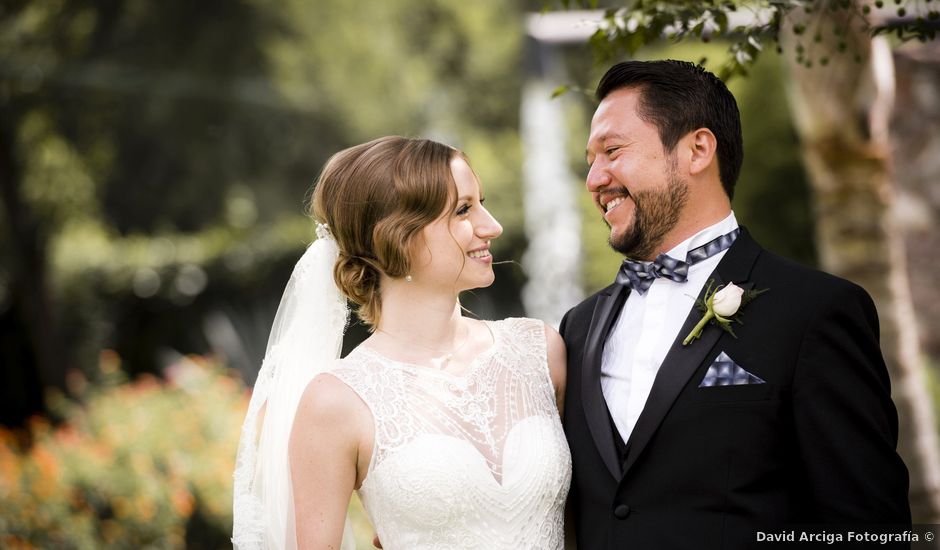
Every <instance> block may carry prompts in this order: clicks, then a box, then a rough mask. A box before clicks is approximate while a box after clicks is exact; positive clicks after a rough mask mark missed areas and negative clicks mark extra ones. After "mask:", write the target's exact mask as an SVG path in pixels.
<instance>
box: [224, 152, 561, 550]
mask: <svg viewBox="0 0 940 550" xmlns="http://www.w3.org/2000/svg"><path fill="white" fill-rule="evenodd" d="M313 214H314V217H316V218H317V219H319V220H321V221H322V222H324V224H325V225H321V226H319V227H318V231H317V232H318V236H319V238H318V239H317V240H316V241H315V242H314V244H313V245H311V246H310V248H309V249H308V251H307V252H306V253H305V254H304V257H303V258H301V260H300V262H298V265H297V267H296V268H295V270H294V274H293V275H292V277H291V281H290V282H289V283H288V288H287V290H286V291H285V294H284V298H283V299H282V302H281V306H280V308H279V310H278V314H277V317H276V318H275V322H274V328H273V329H272V334H271V337H270V341H269V344H268V352H267V355H266V356H265V361H264V363H263V365H262V370H261V372H260V373H259V375H258V381H257V382H256V385H255V389H254V392H253V395H252V400H251V404H250V405H249V411H248V415H247V417H246V419H245V424H244V426H243V429H242V440H241V443H240V446H239V455H238V465H237V467H236V472H235V506H234V511H235V529H234V536H233V539H232V540H233V543H235V546H236V548H239V549H248V548H276V549H280V548H302V549H321V548H322V549H326V548H339V547H340V546H341V545H343V547H344V548H345V547H347V546H346V545H349V544H350V543H351V537H350V535H349V533H348V529H345V528H344V527H345V526H346V525H348V522H346V521H345V519H346V510H347V507H348V505H349V500H350V497H351V495H352V492H353V491H357V492H358V494H359V497H360V499H361V500H362V503H363V506H364V507H365V510H366V512H367V514H368V516H369V519H370V520H371V521H372V524H373V526H374V527H375V529H376V532H377V534H378V537H379V538H380V539H381V541H382V544H383V545H384V547H385V548H386V549H388V550H396V549H432V548H433V549H444V548H448V549H450V548H486V549H507V550H508V549H513V550H516V549H522V548H539V549H545V548H548V549H552V548H554V549H560V548H562V547H563V539H564V536H563V528H564V521H563V509H564V503H565V498H566V496H567V493H568V484H569V481H570V479H571V459H570V455H569V452H568V447H567V443H566V441H565V437H564V434H563V433H562V430H561V424H560V421H559V411H560V410H561V408H562V396H563V395H564V382H565V380H564V377H565V353H564V344H563V343H562V341H561V338H560V336H559V335H558V333H556V332H555V331H554V330H553V329H551V328H549V327H547V326H545V325H544V324H543V323H542V322H540V321H535V320H532V319H505V320H503V321H496V322H491V321H478V320H474V319H470V318H467V317H463V316H462V315H461V309H460V304H459V301H458V295H459V293H460V292H461V291H464V290H469V289H474V288H481V287H486V286H489V285H490V284H491V283H492V282H493V278H494V276H493V268H492V262H493V257H492V256H491V255H490V252H489V245H490V242H491V241H492V240H493V239H495V238H496V237H498V236H499V235H500V233H501V232H502V227H501V226H500V225H499V223H498V222H497V221H496V220H495V219H494V218H493V217H492V216H491V215H490V213H489V212H488V211H487V210H486V209H485V208H484V206H483V197H482V196H481V188H480V183H479V181H478V179H477V177H476V175H475V174H474V172H473V171H472V169H471V168H470V166H469V164H468V162H467V159H466V157H465V156H464V155H463V154H462V153H460V152H459V151H457V150H455V149H453V148H451V147H448V146H446V145H442V144H440V143H436V142H433V141H429V140H422V139H407V138H402V137H386V138H380V139H377V140H374V141H371V142H368V143H365V144H362V145H358V146H355V147H352V148H349V149H346V150H344V151H341V152H340V153H337V154H336V155H334V156H333V158H331V159H330V160H329V162H328V163H327V164H326V166H325V167H324V169H323V173H322V174H321V176H320V178H319V180H318V182H317V184H316V187H315V191H314V196H313ZM337 289H338V290H337ZM340 292H341V293H342V295H343V296H345V297H346V298H348V299H349V300H351V301H352V302H354V303H355V304H357V306H358V309H357V314H358V316H359V318H360V319H361V320H362V321H363V322H364V323H366V324H368V325H369V326H370V328H371V330H372V334H371V336H370V337H369V338H368V339H366V340H365V341H364V342H363V343H362V344H361V345H359V346H358V347H357V348H356V349H354V350H353V351H352V352H351V353H350V354H349V355H348V356H346V357H345V358H343V359H338V350H339V344H340V343H341V339H342V331H343V328H344V326H345V321H346V310H345V300H344V299H343V298H342V297H341V296H340ZM259 432H260V437H259V436H258V433H259ZM344 532H345V534H344Z"/></svg>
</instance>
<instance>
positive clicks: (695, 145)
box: [682, 128, 718, 176]
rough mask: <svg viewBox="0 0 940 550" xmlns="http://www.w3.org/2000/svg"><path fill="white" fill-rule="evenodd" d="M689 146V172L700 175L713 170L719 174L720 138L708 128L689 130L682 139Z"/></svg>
mask: <svg viewBox="0 0 940 550" xmlns="http://www.w3.org/2000/svg"><path fill="white" fill-rule="evenodd" d="M682 141H683V142H684V143H685V145H686V147H687V149H686V150H687V152H688V153H687V154H688V155H689V156H688V159H689V174H690V175H692V176H699V175H702V174H704V173H707V172H708V171H709V170H713V171H714V172H715V175H716V176H717V175H718V157H717V153H718V140H717V139H715V134H713V133H712V131H711V130H709V129H708V128H699V129H698V130H694V131H692V132H689V134H688V135H686V137H685V139H684V140H682Z"/></svg>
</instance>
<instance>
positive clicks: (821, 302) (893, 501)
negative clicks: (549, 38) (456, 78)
mask: <svg viewBox="0 0 940 550" xmlns="http://www.w3.org/2000/svg"><path fill="white" fill-rule="evenodd" d="M597 97H598V99H599V100H600V105H599V106H598V108H597V111H596V112H595V114H594V118H593V120H592V122H591V134H590V137H589V139H588V145H587V161H588V164H589V165H590V170H589V173H588V176H587V189H588V191H590V193H591V197H592V198H593V200H594V204H595V206H596V207H597V209H598V210H599V212H600V215H602V216H603V218H604V220H605V221H606V223H607V225H608V226H610V245H611V246H612V247H613V248H614V249H615V250H617V251H618V252H620V253H622V254H623V255H624V256H625V257H626V258H627V259H626V260H625V262H624V264H623V265H622V266H621V268H620V272H619V273H618V274H617V277H616V282H615V283H614V284H612V285H610V286H609V287H607V288H605V289H603V290H601V291H600V292H598V293H597V294H594V295H593V296H591V297H590V298H588V299H587V300H585V301H584V302H582V303H580V304H578V305H577V306H575V307H574V308H572V309H571V310H570V311H569V312H568V313H567V314H566V315H565V318H564V320H563V321H562V323H561V334H562V335H563V336H564V339H565V341H566V343H567V346H568V368H569V371H568V382H567V393H566V398H565V420H564V424H565V432H566V433H567V435H568V442H569V446H570V447H571V453H572V459H573V464H574V480H573V483H572V487H571V494H570V497H569V503H570V505H571V507H572V512H573V514H574V527H575V531H576V535H577V539H578V547H579V548H580V549H582V550H585V549H587V550H594V549H607V548H610V549H621V548H633V549H649V548H662V549H670V550H672V549H682V548H690V549H696V550H702V549H706V550H707V549H718V548H726V549H733V550H737V549H741V548H750V547H753V546H757V547H760V546H761V545H760V544H757V540H758V537H759V534H758V532H759V531H761V532H765V533H767V532H774V530H775V529H776V530H777V531H776V532H780V531H781V530H783V529H785V528H787V526H797V525H806V524H828V525H833V524H839V525H842V526H846V527H847V528H850V527H853V526H854V527H855V528H856V530H858V528H859V527H861V526H864V525H870V524H882V525H884V524H899V525H903V524H908V525H909V524H910V521H911V519H910V510H909V506H908V502H907V490H908V477H907V469H906V468H905V466H904V464H903V463H902V461H901V459H900V458H899V456H898V454H897V453H896V451H895V446H896V443H897V433H898V432H897V430H898V425H897V424H898V421H897V413H896V411H895V408H894V405H893V403H892V402H891V397H890V387H889V380H888V373H887V370H886V368H885V364H884V360H883V359H882V356H881V351H880V349H879V344H878V319H877V315H876V312H875V307H874V305H873V303H872V300H871V298H870V297H869V296H868V294H867V293H866V292H865V291H864V290H862V289H861V288H860V287H858V286H856V285H854V284H852V283H849V282H847V281H844V280H842V279H838V278H836V277H833V276H831V275H827V274H825V273H822V272H819V271H814V270H812V269H808V268H805V267H802V266H800V265H797V264H795V263H792V262H790V261H787V260H786V259H783V258H781V257H779V256H776V255H774V254H772V253H770V252H768V251H766V250H764V249H763V248H761V247H760V245H758V244H757V242H755V241H754V239H753V238H752V237H751V236H750V235H749V234H748V232H747V230H746V229H744V228H742V227H740V226H739V225H738V222H737V220H736V219H735V216H734V213H733V212H732V211H731V197H732V195H733V192H734V185H735V180H736V179H737V177H738V172H739V169H740V166H741V160H742V157H743V152H742V144H741V127H740V120H739V114H738V108H737V104H736V103H735V100H734V97H733V96H732V95H731V93H730V92H729V91H728V89H727V88H726V87H725V85H724V84H723V83H722V82H721V81H720V80H719V79H717V78H716V77H715V76H714V75H712V74H711V73H709V72H707V71H705V70H704V69H702V68H700V67H698V66H695V65H693V64H690V63H685V62H677V61H652V62H640V61H629V62H625V63H620V64H618V65H615V66H614V67H612V68H611V69H610V70H609V71H608V72H607V74H605V75H604V77H603V78H602V79H601V82H600V84H599V85H598V88H597ZM768 207H769V208H772V207H773V206H772V205H768ZM663 254H666V255H668V256H669V257H666V256H664V255H663ZM732 284H733V285H734V286H731V285H732ZM716 288H721V289H722V292H719V293H718V295H717V296H713V293H714V291H715V289H716ZM742 290H743V291H744V292H743V294H742V293H741V291H742ZM760 291H763V292H760ZM696 297H698V298H699V299H703V298H709V297H711V298H712V300H710V301H709V302H710V305H709V306H707V307H704V309H705V310H706V312H707V314H708V315H711V314H712V313H718V314H719V315H721V316H722V317H721V319H722V320H723V321H726V322H722V323H718V322H717V321H715V320H713V321H711V322H707V323H706V324H705V325H704V328H703V329H702V330H701V332H700V333H699V337H697V338H696V337H695V334H694V333H695V331H694V329H695V327H696V325H697V324H699V321H700V320H701V319H702V318H703V315H705V314H706V313H703V312H702V311H701V310H700V309H699V308H698V307H696V305H695V302H696ZM740 298H743V300H742V301H741V303H740V304H739V303H737V302H738V300H739V299H740ZM736 316H737V317H736ZM735 317H736V319H734V318H735ZM738 321H741V322H738ZM726 329H727V330H726ZM732 331H733V334H732ZM690 334H691V336H690ZM684 340H685V341H686V342H687V343H685V342H684Z"/></svg>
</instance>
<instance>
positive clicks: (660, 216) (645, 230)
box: [608, 166, 689, 260]
mask: <svg viewBox="0 0 940 550" xmlns="http://www.w3.org/2000/svg"><path fill="white" fill-rule="evenodd" d="M674 168H675V167H674V166H671V167H670V170H669V174H667V176H666V177H667V185H666V188H665V189H662V190H648V191H640V192H638V193H635V194H633V193H631V194H630V198H631V199H633V203H634V209H633V210H634V212H633V223H632V224H631V225H630V227H629V228H627V230H626V231H624V232H623V234H621V235H618V236H617V237H614V235H611V236H610V239H609V240H608V243H609V244H610V246H611V248H613V249H614V250H616V251H617V252H619V253H621V254H623V255H624V256H626V257H628V258H632V259H635V260H652V259H653V255H654V253H655V252H656V251H657V249H658V248H659V247H660V245H661V244H662V242H663V238H664V237H665V236H666V234H667V233H669V232H670V231H672V229H673V228H674V227H675V226H676V224H678V223H679V217H680V215H681V212H682V209H683V208H684V207H685V204H686V203H687V202H688V200H689V185H688V183H687V182H686V181H685V180H683V179H682V178H680V177H679V175H678V174H676V172H675V171H674Z"/></svg>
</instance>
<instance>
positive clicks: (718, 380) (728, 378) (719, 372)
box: [698, 352, 766, 388]
mask: <svg viewBox="0 0 940 550" xmlns="http://www.w3.org/2000/svg"><path fill="white" fill-rule="evenodd" d="M747 384H766V382H764V381H763V380H761V379H760V377H757V376H754V375H753V374H751V373H749V372H747V371H746V370H744V369H743V368H741V365H739V364H737V363H735V362H734V360H733V359H731V357H728V354H727V353H725V352H721V353H720V354H719V355H718V357H716V358H715V362H714V363H712V364H711V366H710V367H708V372H706V373H705V378H703V379H702V383H701V384H699V385H698V387H700V388H710V387H712V386H743V385H747Z"/></svg>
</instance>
